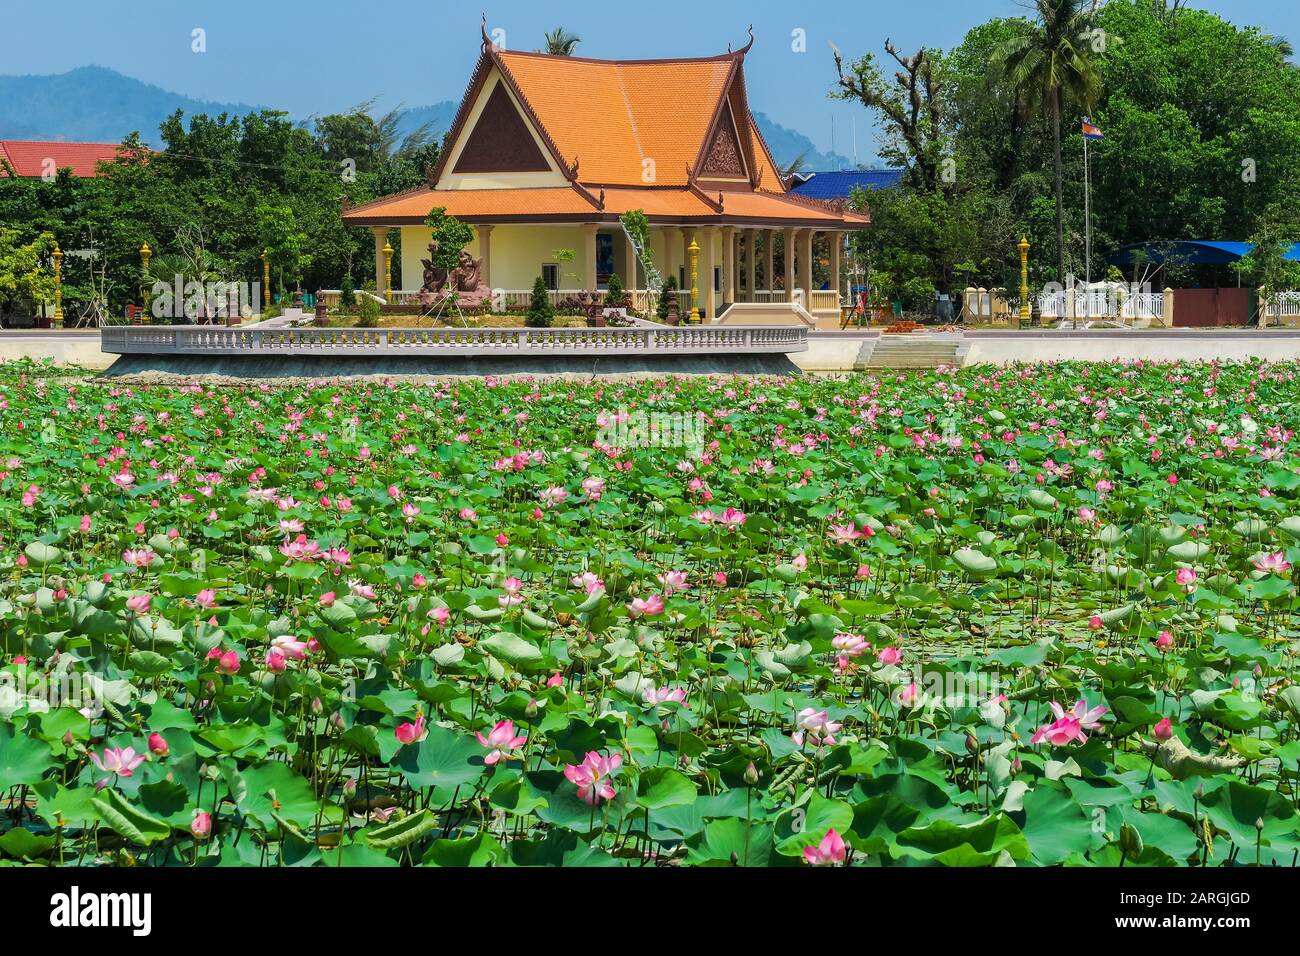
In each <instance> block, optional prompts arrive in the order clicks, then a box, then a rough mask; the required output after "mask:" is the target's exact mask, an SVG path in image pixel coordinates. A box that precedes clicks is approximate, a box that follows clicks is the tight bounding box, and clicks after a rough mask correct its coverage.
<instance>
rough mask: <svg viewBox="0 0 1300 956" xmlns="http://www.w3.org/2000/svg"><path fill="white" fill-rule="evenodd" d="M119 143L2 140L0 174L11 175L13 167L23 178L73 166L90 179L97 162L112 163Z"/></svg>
mask: <svg viewBox="0 0 1300 956" xmlns="http://www.w3.org/2000/svg"><path fill="white" fill-rule="evenodd" d="M118 149H119V147H118V145H117V144H116V143H47V142H39V141H33V140H21V139H0V177H6V176H9V175H10V173H9V167H10V166H12V167H13V170H14V172H15V173H16V174H17V175H18V176H19V177H20V178H23V179H39V178H41V177H43V176H53V175H54V174H55V173H57V172H58V171H59V170H60V169H64V168H70V169H71V170H72V175H73V176H76V177H78V178H79V179H89V178H91V177H93V176H95V175H97V172H96V164H98V163H111V162H112V161H113V160H114V159H116V158H117V153H118Z"/></svg>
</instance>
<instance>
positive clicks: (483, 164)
mask: <svg viewBox="0 0 1300 956" xmlns="http://www.w3.org/2000/svg"><path fill="white" fill-rule="evenodd" d="M550 168H551V167H550V164H548V163H547V162H546V157H545V156H543V155H542V151H541V150H540V149H538V148H537V142H536V140H534V139H533V134H532V131H531V130H530V129H529V128H528V123H527V122H526V121H525V120H524V118H523V117H522V116H520V115H519V111H518V110H517V109H515V104H514V102H513V101H512V100H511V99H510V94H509V93H507V92H506V88H505V85H504V84H503V83H500V82H498V83H497V84H496V86H495V87H494V88H493V90H492V94H491V95H490V96H489V97H488V101H487V104H486V105H485V106H484V107H483V112H482V113H480V114H479V118H478V122H477V123H475V124H474V128H473V129H472V130H471V131H470V133H469V136H468V138H467V139H466V141H465V148H464V149H462V150H461V153H460V156H459V157H458V158H457V160H456V168H455V169H454V170H452V171H453V172H456V173H533V172H546V171H548V170H550Z"/></svg>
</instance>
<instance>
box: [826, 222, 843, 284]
mask: <svg viewBox="0 0 1300 956" xmlns="http://www.w3.org/2000/svg"><path fill="white" fill-rule="evenodd" d="M826 241H827V242H829V243H830V247H831V288H832V289H834V290H835V297H836V298H839V296H840V293H841V288H840V253H841V252H842V249H843V246H844V233H842V232H828V233H826Z"/></svg>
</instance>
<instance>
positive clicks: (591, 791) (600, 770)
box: [564, 750, 623, 807]
mask: <svg viewBox="0 0 1300 956" xmlns="http://www.w3.org/2000/svg"><path fill="white" fill-rule="evenodd" d="M621 766H623V758H622V757H621V756H620V755H618V754H614V755H613V756H612V757H602V756H601V755H600V754H598V753H596V752H595V751H594V750H593V751H589V752H588V753H587V756H586V757H585V758H584V759H583V761H582V763H579V764H565V765H564V776H565V779H567V780H568V781H569V782H570V783H572V784H573V785H574V786H575V787H577V788H578V799H580V800H581V801H582V802H583V803H585V804H587V805H588V806H592V807H594V806H596V804H598V803H599V802H600V801H601V800H613V799H614V793H615V790H614V784H613V783H612V782H611V780H610V778H611V777H613V776H614V774H616V773H618V768H619V767H621Z"/></svg>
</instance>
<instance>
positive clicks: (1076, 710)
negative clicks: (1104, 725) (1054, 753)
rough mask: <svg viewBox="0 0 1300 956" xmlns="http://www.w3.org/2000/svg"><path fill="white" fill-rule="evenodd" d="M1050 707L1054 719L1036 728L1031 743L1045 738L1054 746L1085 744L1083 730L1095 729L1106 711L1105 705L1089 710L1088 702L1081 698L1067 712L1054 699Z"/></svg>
mask: <svg viewBox="0 0 1300 956" xmlns="http://www.w3.org/2000/svg"><path fill="white" fill-rule="evenodd" d="M1051 708H1052V713H1053V714H1055V715H1056V720H1054V721H1053V722H1052V723H1050V724H1045V725H1043V726H1042V727H1040V728H1038V731H1037V732H1036V733H1035V734H1034V736H1033V737H1032V738H1030V742H1031V743H1035V744H1039V743H1042V742H1043V741H1044V740H1046V741H1047V742H1048V743H1049V744H1051V745H1052V746H1054V747H1064V746H1065V745H1066V744H1069V743H1072V742H1077V743H1081V744H1086V743H1087V742H1088V735H1087V734H1086V733H1084V731H1085V730H1096V729H1097V728H1098V727H1100V726H1101V716H1102V714H1104V713H1106V708H1105V707H1094V708H1092V709H1091V710H1089V709H1088V702H1087V701H1086V700H1082V699H1080V700H1079V701H1078V702H1077V703H1076V704H1075V705H1074V707H1072V708H1071V709H1070V711H1069V712H1068V713H1067V712H1066V710H1065V708H1064V707H1062V706H1061V705H1060V704H1058V703H1057V702H1056V701H1052V703H1051Z"/></svg>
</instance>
